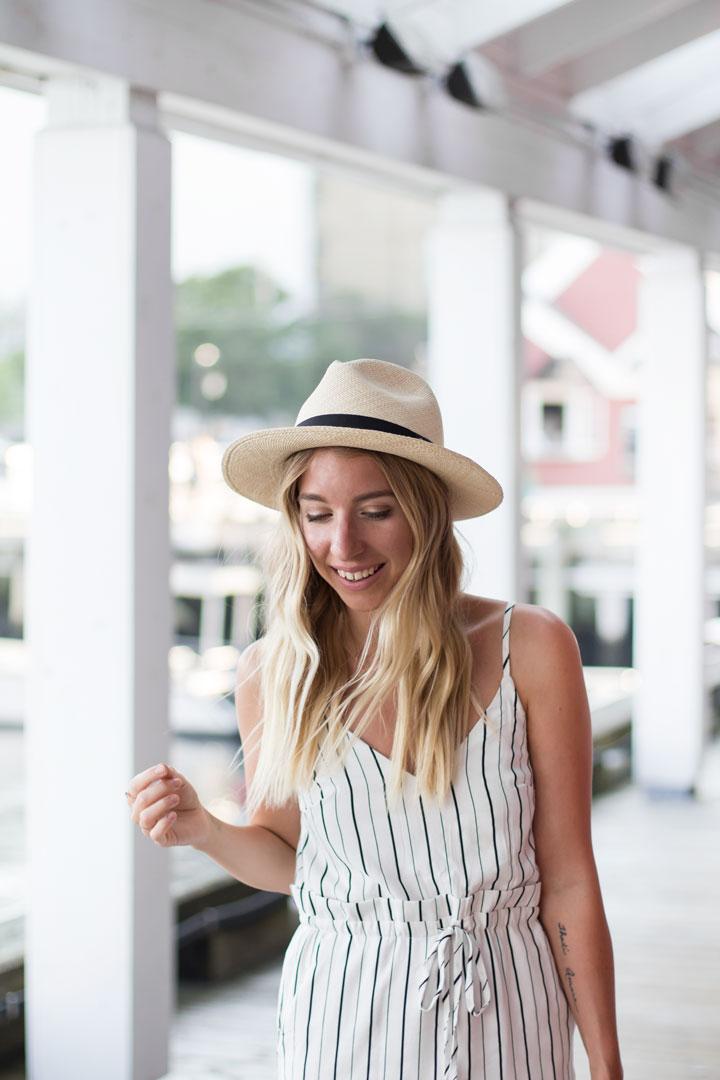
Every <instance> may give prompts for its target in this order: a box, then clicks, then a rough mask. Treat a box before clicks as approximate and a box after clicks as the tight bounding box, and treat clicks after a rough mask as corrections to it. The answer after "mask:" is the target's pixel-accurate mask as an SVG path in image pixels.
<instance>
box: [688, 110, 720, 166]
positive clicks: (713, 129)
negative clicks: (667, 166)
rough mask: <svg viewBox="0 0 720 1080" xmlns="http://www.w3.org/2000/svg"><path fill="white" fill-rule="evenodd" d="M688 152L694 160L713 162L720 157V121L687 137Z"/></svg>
mask: <svg viewBox="0 0 720 1080" xmlns="http://www.w3.org/2000/svg"><path fill="white" fill-rule="evenodd" d="M686 138H687V147H686V149H687V152H688V155H689V156H691V157H692V158H693V159H695V158H697V159H698V160H702V159H704V160H705V161H712V159H713V158H717V157H720V120H715V121H713V123H711V124H707V125H706V126H705V127H703V128H700V129H699V130H697V131H693V132H692V134H691V135H688V136H687V137H686Z"/></svg>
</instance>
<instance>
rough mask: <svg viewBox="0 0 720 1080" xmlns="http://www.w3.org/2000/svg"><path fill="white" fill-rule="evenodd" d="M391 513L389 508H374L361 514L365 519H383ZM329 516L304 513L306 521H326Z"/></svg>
mask: <svg viewBox="0 0 720 1080" xmlns="http://www.w3.org/2000/svg"><path fill="white" fill-rule="evenodd" d="M391 513H392V511H391V510H376V511H372V510H366V511H364V513H363V514H362V517H363V518H364V519H365V520H366V521H383V520H384V519H385V518H387V517H390V514H391ZM329 517H330V514H306V515H305V520H306V521H308V522H313V521H320V522H322V521H327V519H328V518H329Z"/></svg>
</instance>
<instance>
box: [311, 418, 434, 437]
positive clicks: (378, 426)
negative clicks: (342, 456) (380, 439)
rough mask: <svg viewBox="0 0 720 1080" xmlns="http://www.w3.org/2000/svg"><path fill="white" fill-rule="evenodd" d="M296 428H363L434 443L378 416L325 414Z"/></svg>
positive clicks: (415, 432)
mask: <svg viewBox="0 0 720 1080" xmlns="http://www.w3.org/2000/svg"><path fill="white" fill-rule="evenodd" d="M295 426H296V427H346V428H361V429H362V430H363V431H384V432H385V433H386V434H387V435H405V436H406V437H407V438H409V439H422V441H423V442H428V443H432V439H426V438H425V436H424V435H418V433H417V431H411V430H410V428H406V427H402V426H401V425H400V424H393V423H392V422H391V421H390V420H380V419H379V418H378V417H377V416H356V415H355V414H354V413H325V414H324V415H322V416H310V417H308V419H307V420H301V421H300V422H299V423H298V424H296V425H295Z"/></svg>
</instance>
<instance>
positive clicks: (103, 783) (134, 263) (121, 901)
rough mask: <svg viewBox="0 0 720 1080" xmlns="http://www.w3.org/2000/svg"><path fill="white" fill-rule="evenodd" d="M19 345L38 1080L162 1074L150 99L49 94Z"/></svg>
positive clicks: (95, 90)
mask: <svg viewBox="0 0 720 1080" xmlns="http://www.w3.org/2000/svg"><path fill="white" fill-rule="evenodd" d="M47 89H48V126H47V127H46V129H45V130H44V131H43V132H41V133H40V135H39V136H38V139H37V145H36V161H35V220H34V225H35V242H34V266H33V282H32V289H31V302H30V308H29V326H28V400H27V411H28V423H29V437H30V442H31V445H32V449H33V454H34V502H33V508H32V513H31V521H30V535H29V544H28V571H27V601H26V610H27V639H28V645H29V652H30V663H31V672H30V678H29V680H28V682H29V690H30V692H29V700H28V716H27V732H26V736H27V777H28V779H27V799H26V806H27V852H28V859H29V890H28V899H29V904H28V924H27V952H26V985H27V995H28V1005H27V1052H28V1062H29V1076H30V1077H31V1080H99V1078H100V1077H102V1080H129V1078H132V1080H154V1078H156V1077H160V1076H162V1075H164V1074H165V1073H166V1072H167V1035H168V1028H169V1020H170V1014H171V1004H172V985H173V980H172V968H173V965H172V958H173V949H172V922H171V915H172V911H171V903H170V898H169V888H168V884H169V883H168V859H167V853H166V852H162V851H160V850H158V849H156V848H155V847H154V845H152V844H151V843H150V842H148V841H147V840H146V839H144V837H143V836H142V835H141V834H140V832H139V830H137V829H136V828H135V827H134V826H132V825H131V824H130V821H129V816H128V811H127V807H126V802H125V798H124V795H123V792H124V791H125V789H126V787H127V782H128V780H129V778H130V777H131V776H132V775H133V774H134V773H135V772H136V771H138V770H139V769H141V768H144V767H146V766H148V765H150V764H151V763H153V762H155V761H158V760H163V759H165V758H166V756H167V747H168V742H167V733H168V687H167V672H168V662H167V655H168V645H169V642H170V602H169V587H168V576H169V566H170V557H169V556H170V549H169V538H168V447H169V443H170V415H171V407H172V393H173V390H172V388H173V383H174V379H173V363H172V291H171V279H170V254H169V253H170V148H169V143H168V140H167V139H166V137H165V136H164V134H162V133H161V132H160V131H159V130H158V127H157V112H156V104H155V100H154V97H153V96H151V95H149V94H146V93H144V92H139V91H135V90H131V89H129V88H128V87H127V86H125V85H124V84H122V83H120V82H116V81H114V80H105V79H103V80H98V81H91V80H90V79H81V78H79V77H78V78H77V79H74V78H68V79H58V80H50V83H49V85H48V88H47Z"/></svg>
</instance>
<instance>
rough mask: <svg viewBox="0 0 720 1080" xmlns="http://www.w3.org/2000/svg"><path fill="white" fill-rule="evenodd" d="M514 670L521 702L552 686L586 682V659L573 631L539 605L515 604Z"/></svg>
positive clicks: (511, 633)
mask: <svg viewBox="0 0 720 1080" xmlns="http://www.w3.org/2000/svg"><path fill="white" fill-rule="evenodd" d="M510 667H511V671H512V676H513V681H514V682H515V686H516V687H517V691H518V694H519V695H520V700H521V701H522V702H523V703H524V704H530V705H532V701H533V698H535V697H537V696H538V695H543V694H545V693H546V692H547V690H548V688H549V687H558V686H563V685H565V686H567V685H568V684H572V683H574V682H577V680H578V677H579V678H580V679H581V680H582V679H583V675H582V660H581V658H580V649H579V648H578V643H577V638H576V637H575V634H574V633H573V631H572V629H571V628H570V627H569V626H568V624H567V623H566V622H564V621H563V620H562V619H561V618H560V617H559V616H558V615H555V614H554V612H552V611H549V610H548V609H547V608H544V607H539V606H537V605H535V604H515V606H514V608H513V614H512V623H511V630H510Z"/></svg>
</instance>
